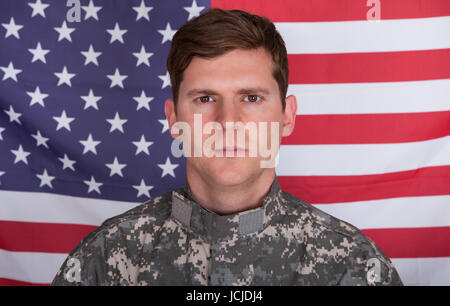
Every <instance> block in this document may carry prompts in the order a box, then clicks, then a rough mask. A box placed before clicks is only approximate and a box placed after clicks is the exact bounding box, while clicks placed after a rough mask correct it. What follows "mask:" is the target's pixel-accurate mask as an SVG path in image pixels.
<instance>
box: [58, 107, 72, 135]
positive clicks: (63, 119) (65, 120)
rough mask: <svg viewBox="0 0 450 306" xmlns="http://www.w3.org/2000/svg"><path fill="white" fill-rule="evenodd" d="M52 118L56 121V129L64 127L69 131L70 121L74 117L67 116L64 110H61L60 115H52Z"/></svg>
mask: <svg viewBox="0 0 450 306" xmlns="http://www.w3.org/2000/svg"><path fill="white" fill-rule="evenodd" d="M53 119H55V120H56V121H57V122H58V126H57V127H56V130H59V129H62V128H66V129H67V130H68V131H70V123H71V122H72V121H74V120H75V118H71V117H67V116H66V111H65V110H63V111H62V113H61V116H60V117H56V116H54V117H53Z"/></svg>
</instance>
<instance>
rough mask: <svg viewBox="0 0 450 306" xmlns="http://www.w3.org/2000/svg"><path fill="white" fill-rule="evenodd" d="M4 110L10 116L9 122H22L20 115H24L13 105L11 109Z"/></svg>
mask: <svg viewBox="0 0 450 306" xmlns="http://www.w3.org/2000/svg"><path fill="white" fill-rule="evenodd" d="M4 112H5V113H6V114H7V115H8V116H9V122H13V121H16V122H17V123H18V124H22V123H21V122H20V120H19V117H20V116H22V113H16V112H15V111H14V108H13V107H12V105H10V106H9V111H7V110H4Z"/></svg>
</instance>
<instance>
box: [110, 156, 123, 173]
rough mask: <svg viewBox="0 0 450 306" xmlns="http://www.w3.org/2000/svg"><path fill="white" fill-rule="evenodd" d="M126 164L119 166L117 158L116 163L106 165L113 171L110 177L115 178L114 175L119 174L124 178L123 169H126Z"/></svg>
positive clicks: (115, 158)
mask: <svg viewBox="0 0 450 306" xmlns="http://www.w3.org/2000/svg"><path fill="white" fill-rule="evenodd" d="M126 166H127V165H126V164H119V161H118V160H117V156H116V157H114V161H113V163H112V164H106V167H108V168H109V169H110V170H111V173H110V174H109V176H113V175H114V174H117V175H119V176H121V177H123V174H122V169H123V168H125V167H126Z"/></svg>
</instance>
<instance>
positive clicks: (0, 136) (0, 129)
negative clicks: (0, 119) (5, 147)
mask: <svg viewBox="0 0 450 306" xmlns="http://www.w3.org/2000/svg"><path fill="white" fill-rule="evenodd" d="M4 130H5V128H4V127H1V126H0V140H3V136H2V133H3V131H4Z"/></svg>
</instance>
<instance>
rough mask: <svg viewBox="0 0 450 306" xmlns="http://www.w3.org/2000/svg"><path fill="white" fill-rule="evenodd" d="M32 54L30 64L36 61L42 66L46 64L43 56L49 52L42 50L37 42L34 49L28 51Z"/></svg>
mask: <svg viewBox="0 0 450 306" xmlns="http://www.w3.org/2000/svg"><path fill="white" fill-rule="evenodd" d="M28 51H30V52H31V53H32V54H33V59H32V60H31V62H32V63H34V62H35V61H37V60H40V61H41V62H43V63H44V64H46V61H45V55H46V54H47V53H49V52H50V50H49V49H42V47H41V43H40V42H38V43H37V46H36V49H28Z"/></svg>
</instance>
